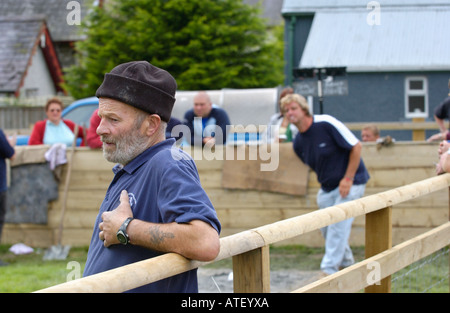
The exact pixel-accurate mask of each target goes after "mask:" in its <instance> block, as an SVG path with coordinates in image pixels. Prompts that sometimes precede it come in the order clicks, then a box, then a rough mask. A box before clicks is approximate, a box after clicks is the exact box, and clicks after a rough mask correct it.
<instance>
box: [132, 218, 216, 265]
mask: <svg viewBox="0 0 450 313" xmlns="http://www.w3.org/2000/svg"><path fill="white" fill-rule="evenodd" d="M127 232H128V235H129V237H130V243H131V244H133V245H139V246H142V247H145V248H147V249H152V250H156V251H160V252H175V253H178V254H181V255H183V256H184V257H186V258H189V259H195V260H199V261H211V260H213V259H214V258H215V257H216V256H217V254H218V253H219V249H220V242H219V235H218V233H217V231H216V230H215V229H214V228H213V227H211V226H210V225H209V224H207V223H205V222H202V221H199V220H194V221H192V222H190V223H184V224H179V223H175V222H174V223H169V224H155V223H149V222H144V221H140V220H133V221H132V222H131V223H130V224H129V225H128V229H127Z"/></svg>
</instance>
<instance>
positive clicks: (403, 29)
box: [299, 1, 450, 72]
mask: <svg viewBox="0 0 450 313" xmlns="http://www.w3.org/2000/svg"><path fill="white" fill-rule="evenodd" d="M322 2H325V1H322ZM328 2H330V1H328ZM347 2H356V1H347ZM370 12H371V11H370V10H367V9H357V8H354V9H351V10H348V9H347V10H342V9H341V10H320V11H319V12H317V13H315V16H314V21H313V24H312V27H311V31H310V33H309V36H308V40H307V42H306V46H305V49H304V52H303V55H302V58H301V61H300V64H299V67H301V68H310V67H332V66H337V67H347V71H348V72H360V71H375V72H377V71H415V70H420V71H424V70H432V71H434V70H450V54H449V51H450V40H449V39H450V5H449V4H448V5H447V6H439V7H434V6H425V7H423V6H422V7H420V8H419V7H408V8H405V7H401V8H400V7H389V8H387V7H383V6H381V9H380V12H379V14H380V15H379V17H380V20H379V22H380V25H376V24H375V25H371V24H373V23H371V22H370V21H369V22H368V14H369V13H370ZM371 21H373V19H372V20H371Z"/></svg>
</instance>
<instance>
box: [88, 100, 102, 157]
mask: <svg viewBox="0 0 450 313" xmlns="http://www.w3.org/2000/svg"><path fill="white" fill-rule="evenodd" d="M100 121H101V119H100V117H99V116H98V109H97V110H95V111H94V112H93V113H92V115H91V119H90V120H89V128H88V129H87V131H86V141H87V145H88V146H89V148H91V149H101V148H102V146H103V142H102V141H101V140H100V136H99V135H97V127H98V125H99V124H100Z"/></svg>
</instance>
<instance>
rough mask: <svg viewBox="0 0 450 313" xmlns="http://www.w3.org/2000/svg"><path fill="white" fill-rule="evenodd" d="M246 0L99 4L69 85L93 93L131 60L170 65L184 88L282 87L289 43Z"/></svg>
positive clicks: (123, 0) (85, 93) (70, 72)
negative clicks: (109, 74)
mask: <svg viewBox="0 0 450 313" xmlns="http://www.w3.org/2000/svg"><path fill="white" fill-rule="evenodd" d="M258 13H259V10H258V9H257V8H255V7H252V6H249V5H245V4H243V3H242V0H121V1H114V2H112V4H110V5H109V6H107V7H105V8H103V9H99V8H95V9H93V10H92V12H91V13H90V14H89V16H88V17H87V18H86V20H85V21H84V25H85V26H84V27H83V33H84V35H85V36H86V39H85V40H84V41H81V42H79V43H78V44H77V46H76V48H77V51H78V65H77V66H73V67H70V68H68V69H67V73H66V76H65V81H66V83H65V87H66V89H67V90H68V91H69V92H70V93H71V95H72V96H74V97H75V98H82V97H87V96H92V95H93V94H94V93H95V91H96V89H97V88H98V86H99V85H100V84H101V82H102V81H103V75H104V73H106V72H109V71H110V70H111V69H112V68H113V67H114V66H116V65H118V64H120V63H123V62H128V61H131V60H147V61H149V62H150V63H152V64H154V65H155V66H158V67H161V68H164V69H166V70H168V71H169V72H170V73H171V74H172V75H173V76H174V77H175V79H176V80H177V83H178V89H180V90H199V89H205V90H207V89H221V88H258V87H274V86H276V85H279V84H281V83H282V82H283V43H282V34H281V32H280V31H279V29H281V27H280V28H278V29H277V31H272V30H268V28H267V26H266V24H265V21H264V20H263V19H262V18H260V17H259V14H258Z"/></svg>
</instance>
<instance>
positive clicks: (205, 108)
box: [194, 95, 212, 117]
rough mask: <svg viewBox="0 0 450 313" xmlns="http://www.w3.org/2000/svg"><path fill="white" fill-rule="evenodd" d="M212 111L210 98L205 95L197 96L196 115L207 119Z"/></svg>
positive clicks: (195, 103) (195, 101) (195, 99)
mask: <svg viewBox="0 0 450 313" xmlns="http://www.w3.org/2000/svg"><path fill="white" fill-rule="evenodd" d="M211 109H212V103H211V102H210V100H209V99H208V97H206V96H204V95H197V96H196V97H195V98H194V114H195V116H198V117H206V116H208V115H209V113H210V112H211Z"/></svg>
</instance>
